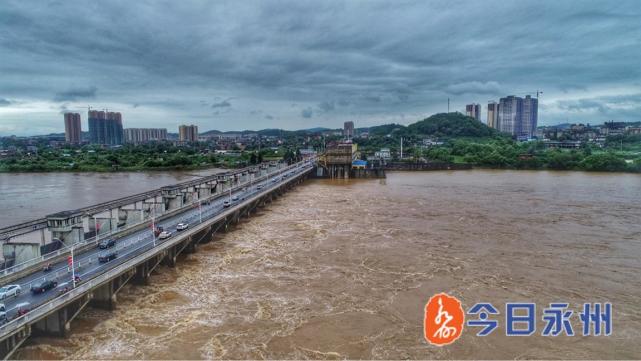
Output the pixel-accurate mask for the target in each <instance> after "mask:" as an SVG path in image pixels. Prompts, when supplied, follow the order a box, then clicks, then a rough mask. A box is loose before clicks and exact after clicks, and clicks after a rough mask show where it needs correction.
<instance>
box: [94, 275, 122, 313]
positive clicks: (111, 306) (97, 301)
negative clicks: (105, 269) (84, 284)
mask: <svg viewBox="0 0 641 361" xmlns="http://www.w3.org/2000/svg"><path fill="white" fill-rule="evenodd" d="M117 300H118V299H117V297H116V292H115V291H114V283H113V282H107V284H105V285H102V286H100V287H98V288H96V289H95V290H94V291H93V299H92V300H91V306H93V307H95V308H100V309H103V310H108V311H113V310H115V309H116V302H117Z"/></svg>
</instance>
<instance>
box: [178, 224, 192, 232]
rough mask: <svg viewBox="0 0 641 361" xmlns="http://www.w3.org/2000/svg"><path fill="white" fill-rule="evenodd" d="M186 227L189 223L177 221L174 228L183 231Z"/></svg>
mask: <svg viewBox="0 0 641 361" xmlns="http://www.w3.org/2000/svg"><path fill="white" fill-rule="evenodd" d="M187 228H189V223H186V222H181V223H178V225H176V230H177V231H179V232H180V231H184V230H186V229H187Z"/></svg>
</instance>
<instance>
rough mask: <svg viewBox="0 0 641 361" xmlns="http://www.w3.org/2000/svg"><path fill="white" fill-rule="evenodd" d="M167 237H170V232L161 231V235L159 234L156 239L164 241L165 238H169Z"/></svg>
mask: <svg viewBox="0 0 641 361" xmlns="http://www.w3.org/2000/svg"><path fill="white" fill-rule="evenodd" d="M169 237H171V232H169V231H162V233H160V234H159V235H158V238H160V239H166V238H169Z"/></svg>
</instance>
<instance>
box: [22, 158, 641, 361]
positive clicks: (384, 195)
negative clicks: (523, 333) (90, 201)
mask: <svg viewBox="0 0 641 361" xmlns="http://www.w3.org/2000/svg"><path fill="white" fill-rule="evenodd" d="M640 216H641V176H639V175H632V174H596V173H581V172H529V171H490V170H474V171H461V172H422V173H421V172H390V173H389V174H388V178H387V179H386V180H347V181H346V180H309V181H307V182H305V183H304V184H302V185H300V186H298V187H296V188H294V189H293V190H291V191H290V192H288V193H287V194H286V195H284V196H283V197H282V198H280V199H278V200H276V201H275V202H274V203H272V204H269V205H268V206H267V207H266V208H264V209H262V210H260V211H259V212H258V213H257V214H256V215H254V216H252V217H251V218H249V219H246V220H243V221H242V222H241V223H240V224H239V225H238V226H237V227H235V228H234V229H233V230H232V231H230V232H228V233H225V234H220V235H218V236H217V237H216V239H215V240H214V241H213V242H211V243H208V244H206V245H204V246H201V247H199V249H198V252H196V253H194V254H189V255H186V256H185V257H183V258H182V259H181V260H180V261H179V263H178V265H177V266H176V267H175V268H168V267H164V266H163V267H160V268H159V269H158V270H157V272H156V273H155V274H154V275H153V277H152V279H151V281H150V284H149V285H148V286H126V287H125V288H124V289H123V290H122V291H121V292H120V294H119V295H118V306H117V307H118V309H117V310H115V311H113V312H107V311H101V310H96V309H92V308H87V309H86V310H85V311H84V312H83V313H81V315H80V316H79V317H78V318H77V319H76V320H74V321H73V323H72V331H71V335H70V337H68V338H66V339H56V338H33V339H31V340H29V341H28V343H27V344H26V346H25V347H23V348H21V349H20V350H19V352H18V354H17V357H18V358H22V359H40V358H44V359H47V358H69V359H142V358H145V359H204V358H226V359H274V358H278V359H342V358H350V359H405V358H411V359H429V358H454V359H472V358H475V359H478V358H481V359H513V358H519V359H522V358H536V359H542V358H573V359H596V358H598V359H611V358H620V359H622V358H638V357H639V355H641V346H640V344H639V340H641V302H640V301H639V300H640V299H641V281H640V278H639V274H641V261H640V257H641V222H640V221H639V220H640ZM438 292H448V293H449V294H452V295H455V296H457V297H458V298H459V299H460V300H462V301H463V307H464V308H465V309H467V308H469V307H470V306H471V305H473V304H474V303H476V302H481V301H486V302H492V303H493V304H494V305H495V306H497V307H499V306H500V307H501V308H500V311H501V312H502V313H503V311H504V309H503V308H502V307H503V305H504V304H505V302H508V301H528V302H536V304H537V307H541V308H542V307H544V306H547V305H548V304H549V303H550V302H558V301H568V302H569V303H570V307H571V308H572V309H574V310H578V309H579V307H580V305H582V304H583V303H584V302H606V301H610V302H612V303H613V307H614V322H613V325H614V329H613V335H612V336H611V337H583V336H581V335H580V334H579V335H578V336H574V337H566V336H559V337H556V338H555V337H542V336H537V335H535V336H531V337H506V336H505V329H504V327H503V325H502V324H501V325H500V326H499V329H498V330H497V331H495V332H494V333H493V334H492V335H490V336H488V337H484V338H483V337H477V336H475V335H474V334H475V333H476V332H477V330H476V329H470V328H467V329H466V330H465V331H464V333H463V335H462V336H461V338H460V339H459V340H458V341H457V342H456V343H454V344H453V345H451V346H448V347H442V348H439V347H434V346H430V345H428V344H426V342H425V341H424V339H423V330H422V322H423V308H424V306H425V303H426V302H427V300H428V299H429V297H430V296H432V295H434V294H435V293H438ZM574 326H575V331H577V330H578V332H579V333H580V328H579V325H578V324H576V325H574ZM541 327H542V324H541V321H540V320H539V323H538V327H537V330H539V331H540V330H541ZM538 333H540V332H538Z"/></svg>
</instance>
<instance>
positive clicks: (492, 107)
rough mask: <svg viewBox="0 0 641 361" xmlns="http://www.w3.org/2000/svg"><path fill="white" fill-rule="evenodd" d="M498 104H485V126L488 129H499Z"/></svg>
mask: <svg viewBox="0 0 641 361" xmlns="http://www.w3.org/2000/svg"><path fill="white" fill-rule="evenodd" d="M499 109H500V107H499V104H498V103H497V102H489V103H488V104H487V126H488V127H490V128H494V129H498V128H499Z"/></svg>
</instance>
